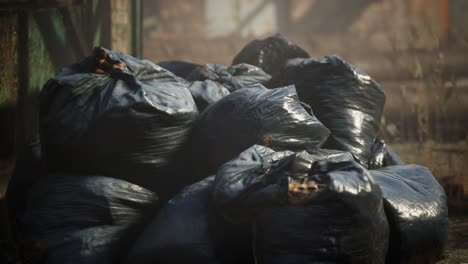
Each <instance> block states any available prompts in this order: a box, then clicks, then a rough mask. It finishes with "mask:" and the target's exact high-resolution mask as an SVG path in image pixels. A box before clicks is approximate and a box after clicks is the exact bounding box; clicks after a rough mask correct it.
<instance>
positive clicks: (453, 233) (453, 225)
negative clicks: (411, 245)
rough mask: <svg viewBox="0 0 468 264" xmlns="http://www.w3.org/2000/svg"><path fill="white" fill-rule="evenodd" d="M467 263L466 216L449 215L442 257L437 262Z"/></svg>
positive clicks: (440, 263)
mask: <svg viewBox="0 0 468 264" xmlns="http://www.w3.org/2000/svg"><path fill="white" fill-rule="evenodd" d="M462 263H467V264H468V216H463V217H460V216H458V217H451V218H450V222H449V241H448V247H447V250H446V253H445V256H444V259H442V260H441V261H439V262H437V264H462Z"/></svg>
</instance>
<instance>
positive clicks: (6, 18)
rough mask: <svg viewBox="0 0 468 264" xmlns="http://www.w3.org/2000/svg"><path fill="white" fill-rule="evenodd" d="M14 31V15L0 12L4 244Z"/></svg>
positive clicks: (0, 231)
mask: <svg viewBox="0 0 468 264" xmlns="http://www.w3.org/2000/svg"><path fill="white" fill-rule="evenodd" d="M16 32H17V15H16V14H15V13H11V12H5V11H0V124H1V125H0V240H4V241H8V240H10V239H11V232H10V231H11V230H10V229H9V222H8V211H7V206H6V200H5V195H6V189H7V186H8V181H9V179H10V175H11V172H12V171H13V167H14V164H15V135H16V131H17V130H16V122H15V121H16V106H17V101H18V100H17V99H18V80H17V49H16V47H17V37H16ZM0 242H1V241H0Z"/></svg>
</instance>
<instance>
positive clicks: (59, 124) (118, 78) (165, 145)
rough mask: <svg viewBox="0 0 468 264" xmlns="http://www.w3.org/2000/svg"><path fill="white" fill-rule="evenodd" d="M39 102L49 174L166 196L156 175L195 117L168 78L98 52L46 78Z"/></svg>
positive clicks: (187, 98)
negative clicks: (123, 183) (90, 177)
mask: <svg viewBox="0 0 468 264" xmlns="http://www.w3.org/2000/svg"><path fill="white" fill-rule="evenodd" d="M40 99H41V102H40V129H41V140H42V143H43V147H44V148H43V149H44V151H45V154H46V159H47V163H48V165H49V169H51V170H53V171H71V172H83V173H92V174H103V175H108V176H110V177H116V178H121V179H125V180H128V181H130V182H132V183H135V184H138V185H141V186H146V187H151V188H153V187H154V186H157V187H158V189H159V190H161V189H165V186H164V183H165V181H164V179H162V178H163V177H162V175H164V173H161V170H163V169H164V168H165V166H166V165H167V164H168V163H169V162H170V161H171V158H172V156H173V154H174V153H175V152H176V151H177V150H178V149H179V147H180V146H181V143H183V142H184V141H185V139H186V137H187V134H188V132H189V130H190V128H191V127H192V123H193V121H194V120H195V119H196V118H197V116H198V110H197V107H196V105H195V103H194V101H193V98H192V96H191V94H190V91H189V90H188V89H187V88H186V87H185V86H184V85H183V84H182V83H180V82H178V81H177V79H176V77H175V76H174V75H173V74H171V73H170V72H168V71H167V70H164V69H162V68H161V67H159V66H157V65H155V64H153V63H151V62H149V61H144V60H138V59H135V58H133V57H131V56H129V55H126V54H123V53H118V52H112V51H108V50H105V49H102V48H96V49H95V51H94V53H93V55H92V56H89V57H87V58H85V59H84V60H83V61H81V62H80V63H77V64H74V65H71V66H70V67H66V68H64V69H63V70H62V71H61V72H60V73H59V74H57V75H56V76H55V77H53V78H52V79H50V80H49V81H48V82H47V83H46V84H45V86H44V88H43V90H42V93H41V98H40ZM149 185H151V186H149Z"/></svg>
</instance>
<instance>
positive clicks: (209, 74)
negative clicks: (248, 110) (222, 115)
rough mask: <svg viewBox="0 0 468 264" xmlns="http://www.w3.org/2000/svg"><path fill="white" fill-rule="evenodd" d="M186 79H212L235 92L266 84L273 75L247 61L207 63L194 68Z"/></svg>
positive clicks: (191, 80)
mask: <svg viewBox="0 0 468 264" xmlns="http://www.w3.org/2000/svg"><path fill="white" fill-rule="evenodd" d="M186 79H187V81H190V82H193V81H206V80H211V81H214V82H216V83H218V84H220V85H222V86H224V87H225V88H226V89H227V90H228V91H229V92H234V91H236V90H239V89H242V88H246V87H250V86H252V85H255V84H265V83H267V82H268V81H269V80H270V79H271V76H270V75H269V74H267V73H265V72H264V71H263V70H262V69H261V68H259V67H256V66H253V65H249V64H246V63H240V64H237V65H232V66H224V65H222V64H206V65H203V66H201V67H198V68H196V69H194V70H193V71H192V72H191V73H190V74H189V75H188V76H187V77H186Z"/></svg>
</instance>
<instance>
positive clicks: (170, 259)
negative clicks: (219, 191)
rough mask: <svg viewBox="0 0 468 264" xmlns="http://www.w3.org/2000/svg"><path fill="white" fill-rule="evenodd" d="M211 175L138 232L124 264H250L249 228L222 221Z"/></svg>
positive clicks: (168, 205) (168, 204)
mask: <svg viewBox="0 0 468 264" xmlns="http://www.w3.org/2000/svg"><path fill="white" fill-rule="evenodd" d="M213 179H214V176H212V177H208V178H207V179H205V180H202V181H200V182H197V183H195V184H193V185H191V186H189V187H186V188H185V189H184V190H182V191H181V192H180V193H179V194H178V195H177V196H175V197H174V198H173V199H171V200H170V201H169V202H168V203H167V204H166V205H165V206H164V207H163V208H162V209H161V210H160V211H159V213H158V215H157V216H156V218H155V219H154V220H153V221H152V222H151V223H150V224H149V225H148V226H147V228H146V229H145V230H144V232H142V235H141V236H140V238H139V239H138V240H137V242H136V243H135V245H134V247H133V249H132V250H131V252H130V254H129V257H128V261H127V263H140V264H144V263H159V264H163V263H223V264H227V263H232V264H237V263H246V264H248V263H253V255H252V247H251V234H250V227H249V225H234V224H232V223H230V222H227V221H226V220H224V218H223V217H222V216H220V215H219V214H218V213H217V211H216V210H215V208H214V204H213V202H212V196H211V194H212V182H213Z"/></svg>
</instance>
